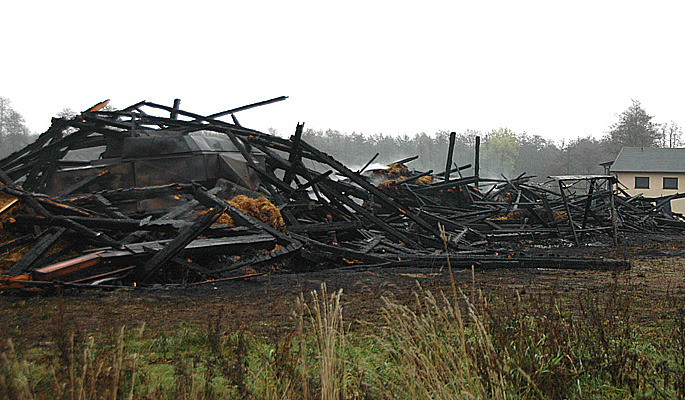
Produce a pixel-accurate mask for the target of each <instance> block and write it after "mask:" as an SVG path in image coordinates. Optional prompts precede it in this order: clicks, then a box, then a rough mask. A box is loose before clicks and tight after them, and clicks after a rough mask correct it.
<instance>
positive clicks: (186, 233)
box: [137, 207, 225, 282]
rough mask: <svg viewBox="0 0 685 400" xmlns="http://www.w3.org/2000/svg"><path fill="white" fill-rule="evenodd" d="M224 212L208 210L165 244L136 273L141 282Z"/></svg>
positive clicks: (216, 209)
mask: <svg viewBox="0 0 685 400" xmlns="http://www.w3.org/2000/svg"><path fill="white" fill-rule="evenodd" d="M224 211H225V209H222V208H218V207H217V208H210V209H209V210H208V211H207V213H205V214H204V215H203V216H201V217H200V218H198V219H197V221H195V223H193V224H192V225H189V226H187V227H185V228H183V229H181V231H180V232H179V233H178V235H177V236H176V237H175V238H174V239H173V240H172V241H171V242H170V243H169V244H167V245H166V246H165V247H164V249H162V250H161V251H159V252H158V253H157V254H155V255H154V256H153V257H152V258H151V259H150V260H149V261H148V262H147V263H145V265H144V266H143V267H142V268H140V271H139V272H138V273H137V275H138V277H139V279H140V280H141V281H143V282H146V281H148V280H149V279H150V278H151V277H152V275H153V274H154V273H155V271H157V270H158V269H159V268H161V267H162V266H163V265H164V263H166V262H167V261H169V260H170V259H171V258H172V257H173V256H174V255H176V254H177V253H178V252H179V251H181V250H182V249H183V248H184V247H185V246H187V245H188V244H189V243H190V242H192V241H193V240H194V239H195V238H196V237H197V236H198V235H199V234H200V233H202V231H203V230H204V229H205V228H207V227H208V226H209V225H211V224H212V223H213V222H214V221H215V220H216V219H217V218H219V216H220V215H221V214H222V213H223V212H224Z"/></svg>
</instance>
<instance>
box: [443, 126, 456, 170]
mask: <svg viewBox="0 0 685 400" xmlns="http://www.w3.org/2000/svg"><path fill="white" fill-rule="evenodd" d="M456 138H457V132H450V143H449V147H448V148H447V164H446V166H445V180H446V181H449V180H450V171H451V170H452V156H453V155H454V142H455V140H456Z"/></svg>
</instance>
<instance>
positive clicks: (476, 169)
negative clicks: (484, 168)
mask: <svg viewBox="0 0 685 400" xmlns="http://www.w3.org/2000/svg"><path fill="white" fill-rule="evenodd" d="M474 152H475V155H474V159H473V165H474V167H473V174H474V175H475V176H476V179H479V178H480V136H476V145H475V151H474Z"/></svg>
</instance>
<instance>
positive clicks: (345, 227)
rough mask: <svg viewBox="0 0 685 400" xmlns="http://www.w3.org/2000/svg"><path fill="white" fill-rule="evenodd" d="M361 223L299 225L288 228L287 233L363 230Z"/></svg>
mask: <svg viewBox="0 0 685 400" xmlns="http://www.w3.org/2000/svg"><path fill="white" fill-rule="evenodd" d="M363 227H364V224H362V223H361V221H337V222H322V223H317V224H299V225H295V226H291V227H288V232H295V233H322V232H330V231H349V230H354V229H359V228H363Z"/></svg>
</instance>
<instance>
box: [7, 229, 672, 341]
mask: <svg viewBox="0 0 685 400" xmlns="http://www.w3.org/2000/svg"><path fill="white" fill-rule="evenodd" d="M545 251H548V252H552V253H555V254H558V255H560V256H564V255H569V256H571V255H572V256H583V255H586V256H603V257H607V258H614V259H628V260H630V261H631V262H632V265H633V267H632V268H631V269H630V270H627V271H619V272H616V271H592V270H553V269H539V268H537V269H488V270H480V269H475V270H474V271H473V273H472V270H471V269H456V270H454V271H453V275H454V280H455V282H456V286H457V287H458V288H460V289H462V290H463V291H464V292H465V293H466V294H471V293H473V291H474V289H475V290H480V291H482V293H483V294H485V295H486V297H489V298H497V299H500V300H504V301H505V302H514V301H517V299H518V298H521V299H523V300H524V301H530V302H531V303H530V304H535V303H536V302H541V301H544V299H548V298H550V297H552V296H556V297H560V298H563V299H564V300H565V301H564V302H563V303H564V304H565V306H566V307H568V308H569V309H570V310H571V311H572V310H573V308H574V307H575V304H577V303H576V299H580V298H583V296H585V298H588V297H587V296H595V297H596V298H604V300H606V301H608V302H611V301H614V299H615V300H616V301H621V302H624V301H626V299H629V301H630V302H632V306H633V307H632V310H633V311H632V312H634V313H635V317H636V319H637V321H638V322H640V323H643V324H652V323H656V321H658V320H659V319H660V318H662V317H663V315H662V312H663V310H665V309H669V310H674V309H678V308H680V309H682V308H683V307H684V305H685V238H681V237H658V236H651V237H644V236H640V237H631V238H625V237H624V238H622V244H621V246H620V247H619V248H617V249H614V248H611V247H604V246H600V247H594V246H585V247H582V248H569V247H561V248H553V249H548V250H545ZM450 282H451V281H450V273H449V270H448V269H446V268H443V269H440V268H438V267H435V268H421V269H418V268H401V269H378V268H376V269H369V270H342V269H333V270H325V271H316V272H300V273H293V272H287V271H273V272H271V273H269V274H268V275H265V276H259V277H254V278H249V279H244V280H236V281H229V282H222V283H215V284H207V285H200V286H195V287H192V288H182V287H159V288H151V289H150V288H148V289H134V290H132V289H120V290H116V291H109V292H105V291H96V290H93V291H81V292H72V291H70V292H65V293H57V294H51V295H31V296H27V295H16V294H12V293H3V294H2V295H0V309H2V312H0V338H3V339H5V338H12V339H13V340H14V341H15V343H21V344H24V345H27V346H28V347H32V346H35V345H40V344H41V343H45V342H46V341H49V338H50V335H52V334H54V330H55V329H65V328H69V329H76V330H78V331H80V332H83V333H88V334H90V333H93V334H106V333H108V332H109V333H111V332H112V331H114V329H115V328H116V327H120V326H122V325H123V326H127V327H138V326H140V325H141V324H145V326H146V329H148V330H149V331H152V332H159V333H162V332H173V331H176V330H178V329H180V328H182V327H184V326H189V325H197V326H204V325H206V324H207V323H208V321H209V320H212V319H215V318H216V316H217V315H219V314H220V315H221V320H222V326H223V328H224V329H226V330H229V331H230V330H236V329H245V330H248V331H250V332H252V333H253V334H255V335H258V336H263V337H265V338H274V337H278V336H279V335H283V334H285V333H287V332H288V331H289V330H290V329H292V327H293V325H294V320H293V318H292V315H293V310H294V309H295V302H296V298H297V297H298V295H300V293H304V294H305V296H308V295H309V292H310V291H312V290H317V289H320V287H321V284H322V283H325V284H326V285H327V287H328V289H329V291H332V290H337V289H340V288H342V289H343V291H344V294H343V301H344V319H345V321H346V322H347V323H348V324H349V327H350V329H358V328H362V327H363V326H364V324H365V323H366V322H374V321H375V320H377V319H379V318H381V315H380V313H379V312H378V310H379V308H380V307H382V305H383V301H382V297H383V296H392V297H395V298H398V299H400V300H401V301H410V299H411V296H412V291H414V290H416V288H417V285H421V286H422V287H424V288H427V289H430V290H432V291H439V290H445V291H449V290H451V289H450V287H451V286H450ZM3 342H4V340H3Z"/></svg>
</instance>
